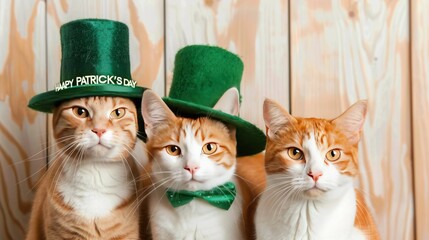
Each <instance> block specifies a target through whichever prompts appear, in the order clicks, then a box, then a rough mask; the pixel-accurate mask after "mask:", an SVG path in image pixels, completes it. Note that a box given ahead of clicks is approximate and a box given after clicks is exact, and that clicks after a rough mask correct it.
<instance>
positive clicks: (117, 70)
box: [60, 19, 131, 81]
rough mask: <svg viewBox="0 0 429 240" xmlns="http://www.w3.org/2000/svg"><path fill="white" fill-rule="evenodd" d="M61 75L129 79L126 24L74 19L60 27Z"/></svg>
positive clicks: (65, 76)
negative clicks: (99, 75) (112, 76)
mask: <svg viewBox="0 0 429 240" xmlns="http://www.w3.org/2000/svg"><path fill="white" fill-rule="evenodd" d="M60 33H61V39H62V41H61V49H62V53H61V54H62V59H61V77H60V80H61V81H63V80H68V79H73V78H75V77H78V76H83V75H95V74H102V75H115V76H121V77H123V78H127V79H131V72H130V57H129V43H128V35H129V32H128V27H127V25H125V24H123V23H121V22H117V21H112V20H104V19H86V20H76V21H72V22H69V23H66V24H64V25H62V26H61V29H60Z"/></svg>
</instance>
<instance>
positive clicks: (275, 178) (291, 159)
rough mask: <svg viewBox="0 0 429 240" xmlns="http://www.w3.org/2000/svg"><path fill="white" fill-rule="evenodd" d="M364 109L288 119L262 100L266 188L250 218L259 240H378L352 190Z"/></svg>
mask: <svg viewBox="0 0 429 240" xmlns="http://www.w3.org/2000/svg"><path fill="white" fill-rule="evenodd" d="M366 111H367V104H366V102H365V101H359V102H357V103H356V104H354V105H353V106H351V107H350V108H349V109H347V110H346V111H345V112H344V113H343V114H342V115H340V116H339V117H337V118H335V119H333V120H325V119H316V118H298V117H293V116H291V115H290V114H289V113H288V112H287V111H286V110H284V109H283V108H282V107H281V106H280V105H279V104H278V103H276V102H274V101H272V100H269V99H266V100H265V102H264V119H265V125H266V127H267V145H266V152H265V170H266V172H267V186H266V189H265V191H264V192H263V193H262V195H261V197H260V199H259V203H258V207H257V210H256V216H255V225H256V233H257V239H258V240H282V239H317V240H319V239H322V240H324V239H326V240H333V239H335V240H342V239H344V240H346V239H347V240H349V239H352V240H353V239H379V237H378V233H377V230H376V227H375V225H374V222H373V219H372V217H371V215H370V213H369V211H368V209H367V207H366V205H365V203H364V200H363V197H362V195H361V194H360V193H359V192H358V191H357V190H356V189H355V187H354V185H353V182H354V177H355V176H356V175H357V174H358V158H357V152H358V142H359V139H360V135H361V131H362V127H363V123H364V120H365V115H366Z"/></svg>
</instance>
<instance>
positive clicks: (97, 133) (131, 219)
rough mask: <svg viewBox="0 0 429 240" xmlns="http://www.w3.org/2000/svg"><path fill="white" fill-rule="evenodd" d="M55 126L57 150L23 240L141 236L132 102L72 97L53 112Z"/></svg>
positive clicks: (116, 99)
mask: <svg viewBox="0 0 429 240" xmlns="http://www.w3.org/2000/svg"><path fill="white" fill-rule="evenodd" d="M53 128H54V137H55V140H56V144H57V147H58V149H59V151H58V152H57V154H56V156H55V157H54V159H53V160H52V162H51V165H50V167H49V169H48V171H47V173H46V175H45V176H44V177H43V179H42V181H41V184H40V186H39V188H38V190H37V193H36V198H35V200H34V204H33V208H32V214H31V220H30V226H29V231H28V234H27V238H26V239H28V240H31V239H127V240H128V239H139V211H138V209H136V205H135V204H134V203H135V200H136V192H137V188H138V186H137V183H136V182H135V181H134V180H135V178H134V176H137V175H138V170H137V168H136V165H135V162H134V160H133V158H132V156H131V155H130V152H131V151H132V149H133V148H134V145H135V143H136V135H137V129H138V127H137V111H136V107H135V105H134V103H133V102H132V101H131V100H129V99H126V98H120V97H88V98H81V99H74V100H70V101H67V102H64V103H62V104H61V105H60V106H58V107H57V108H56V109H55V110H54V115H53Z"/></svg>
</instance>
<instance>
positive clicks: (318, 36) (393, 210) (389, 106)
mask: <svg viewBox="0 0 429 240" xmlns="http://www.w3.org/2000/svg"><path fill="white" fill-rule="evenodd" d="M408 8H409V2H408V1H407V0H395V1H383V0H376V1H352V0H343V1H339V0H331V1H311V0H306V1H291V73H292V74H291V76H292V79H291V81H292V91H291V93H292V98H291V101H292V103H291V106H292V113H293V114H294V115H298V116H317V117H328V118H333V117H335V116H337V115H338V114H340V113H341V112H342V111H344V110H345V109H346V108H347V107H348V106H350V105H351V104H353V103H354V102H355V101H357V100H359V99H368V103H369V113H368V116H367V119H366V122H365V126H364V135H363V139H362V140H361V144H360V149H359V150H360V151H359V161H360V177H359V183H360V187H361V189H362V190H363V193H364V195H365V196H366V200H367V202H368V203H369V205H370V207H371V208H372V209H371V210H372V212H373V215H374V217H375V221H376V224H377V226H378V229H379V231H380V234H381V237H382V239H413V191H412V177H413V176H412V169H411V166H412V165H411V134H410V128H411V119H410V114H411V110H410V98H411V96H410V69H409V60H410V59H409V13H408Z"/></svg>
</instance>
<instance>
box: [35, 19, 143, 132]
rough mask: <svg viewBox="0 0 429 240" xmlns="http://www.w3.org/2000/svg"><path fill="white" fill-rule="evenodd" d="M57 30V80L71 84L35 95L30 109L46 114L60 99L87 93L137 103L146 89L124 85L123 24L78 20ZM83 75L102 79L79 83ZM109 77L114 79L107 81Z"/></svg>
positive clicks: (126, 58) (127, 58)
mask: <svg viewBox="0 0 429 240" xmlns="http://www.w3.org/2000/svg"><path fill="white" fill-rule="evenodd" d="M60 33H61V34H60V36H61V54H62V58H61V76H60V81H59V83H60V84H61V83H63V84H64V83H65V82H70V84H69V85H68V86H67V87H66V88H61V89H60V90H58V89H56V90H52V91H48V92H45V93H41V94H38V95H36V96H34V97H33V98H31V99H30V101H29V104H28V106H29V107H30V108H32V109H34V110H37V111H41V112H48V113H49V112H52V110H53V109H54V107H55V106H57V105H58V104H60V103H61V102H63V101H66V100H69V99H73V98H80V97H89V96H116V97H126V98H131V99H133V100H134V102H136V103H138V105H137V106H138V107H139V106H140V99H141V96H142V94H143V91H144V90H145V89H146V88H142V87H139V86H134V85H133V86H128V85H126V84H125V82H127V83H129V82H132V80H131V79H132V78H131V70H130V56H129V40H128V38H129V36H128V35H129V31H128V27H127V26H126V25H125V24H123V23H121V22H117V21H112V20H107V19H80V20H75V21H72V22H69V23H66V24H64V25H63V26H61V29H60ZM85 76H86V77H89V76H94V77H95V76H97V77H101V76H102V78H100V81H99V82H98V81H97V82H91V81H87V82H84V81H81V82H79V80H78V79H79V78H82V77H85ZM109 77H111V78H112V79H115V80H114V81H113V80H112V81H107V80H106V79H107V78H109ZM119 79H120V80H119ZM102 80H103V81H102ZM134 84H135V82H134ZM142 124H143V123H142V122H141V123H140V125H142Z"/></svg>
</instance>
